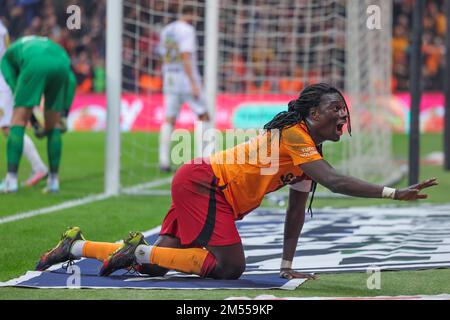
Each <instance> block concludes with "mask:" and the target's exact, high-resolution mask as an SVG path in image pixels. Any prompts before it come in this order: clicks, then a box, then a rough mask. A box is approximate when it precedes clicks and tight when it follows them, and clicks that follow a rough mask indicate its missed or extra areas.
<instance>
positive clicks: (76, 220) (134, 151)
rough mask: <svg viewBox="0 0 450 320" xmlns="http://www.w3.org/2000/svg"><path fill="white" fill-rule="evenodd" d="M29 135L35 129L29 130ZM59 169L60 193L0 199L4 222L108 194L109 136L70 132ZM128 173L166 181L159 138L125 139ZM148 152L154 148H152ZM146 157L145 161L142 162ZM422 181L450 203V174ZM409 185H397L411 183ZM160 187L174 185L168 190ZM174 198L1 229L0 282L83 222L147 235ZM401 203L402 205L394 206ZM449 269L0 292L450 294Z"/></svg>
mask: <svg viewBox="0 0 450 320" xmlns="http://www.w3.org/2000/svg"><path fill="white" fill-rule="evenodd" d="M29 133H30V135H32V134H31V132H29ZM63 143H64V146H63V158H62V165H61V192H60V193H59V194H56V195H43V194H42V193H41V189H42V187H43V185H40V186H36V187H34V188H31V189H24V188H22V189H21V190H20V192H19V193H18V194H15V195H0V217H5V216H10V215H14V214H17V213H21V212H26V211H30V210H35V209H39V208H44V207H49V206H52V205H56V204H59V203H62V202H64V201H68V200H71V199H78V198H83V197H85V196H88V195H91V194H98V193H101V192H102V190H103V174H104V173H103V170H104V134H103V133H67V134H65V135H64V138H63ZM36 145H37V146H38V149H39V151H40V153H41V155H43V156H44V159H45V156H46V144H45V141H36ZM407 146H408V140H407V136H406V135H402V134H396V135H395V136H394V152H395V154H396V157H397V158H398V159H403V160H405V159H406V156H407ZM442 146H443V142H442V136H441V135H434V134H427V135H423V136H422V142H421V154H422V157H424V156H425V155H427V154H429V153H430V152H433V151H440V150H442ZM123 149H124V150H129V152H127V154H126V155H124V157H123V158H124V160H123V161H124V162H123V163H122V167H123V170H124V171H126V172H130V171H131V172H133V173H134V175H127V180H126V184H129V185H132V184H135V183H139V182H143V181H148V180H149V179H153V180H154V179H159V178H162V177H164V175H161V174H159V173H158V171H157V167H156V166H155V165H151V164H150V165H148V164H145V163H156V149H157V135H156V134H144V133H134V134H125V135H124V136H123ZM0 150H2V152H0V155H1V156H0V175H1V176H2V177H3V176H4V174H5V158H6V157H5V155H4V151H5V150H6V148H5V139H4V138H3V137H1V138H0ZM149 150H150V151H149ZM143 160H144V161H143ZM29 171H30V168H29V165H28V163H27V162H26V160H24V159H22V162H21V171H20V177H21V179H22V180H24V179H25V178H26V177H27V175H28V174H29ZM421 177H422V178H428V177H437V178H438V179H439V181H440V185H439V187H437V188H434V189H433V190H430V192H429V195H430V198H429V200H427V202H428V203H448V202H450V198H449V196H448V194H449V193H448V190H450V173H449V172H445V171H443V169H442V168H441V167H439V166H432V165H423V166H422V167H421ZM405 185H406V180H404V181H402V182H401V183H400V184H399V186H405ZM162 188H168V186H163V187H162ZM169 204H170V198H169V197H166V196H153V197H151V196H119V197H115V198H109V199H106V200H104V201H99V202H94V203H91V204H87V205H83V206H78V207H74V208H71V209H65V210H61V211H57V212H53V213H50V214H46V215H42V216H36V217H32V218H28V219H24V220H20V221H15V222H9V223H6V224H1V225H0V244H1V246H0V281H7V280H9V279H11V278H14V277H17V276H19V275H22V274H23V273H25V272H26V271H27V270H32V269H33V268H34V265H35V263H36V261H37V259H38V258H39V256H40V254H41V253H42V252H44V251H45V250H47V249H48V248H51V247H52V246H54V245H55V244H56V242H57V241H58V239H59V236H60V233H61V232H62V231H63V230H64V229H65V228H66V227H67V226H69V225H78V226H80V227H81V228H82V230H83V233H84V234H85V236H86V237H87V238H88V239H95V240H99V241H116V240H118V239H121V238H122V237H124V236H125V235H126V234H127V233H128V232H129V231H131V230H140V231H144V230H148V229H151V228H153V227H155V226H158V225H160V223H161V221H162V219H163V217H164V215H165V213H166V210H167V209H168V207H169ZM381 204H394V202H386V201H381V200H364V199H317V201H315V207H323V206H333V207H349V206H368V205H381ZM395 204H397V203H395ZM445 279H450V269H440V270H429V271H405V272H383V273H382V287H381V290H369V289H367V286H366V281H367V274H365V273H349V274H329V275H322V276H320V279H319V280H316V281H308V282H306V283H305V284H304V285H302V286H301V287H300V288H299V289H297V290H295V291H282V290H269V291H267V290H212V291H211V290H208V291H205V290H195V291H191V290H125V289H121V290H107V289H105V290H47V289H41V290H33V289H19V288H0V299H2V300H4V299H223V298H226V297H230V296H235V297H236V296H249V297H255V296H257V295H261V294H271V295H275V296H277V297H282V296H299V297H300V296H310V297H315V296H382V295H418V294H427V295H428V294H429V295H431V294H442V293H450V282H449V281H445Z"/></svg>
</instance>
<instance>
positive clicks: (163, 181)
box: [0, 177, 172, 225]
mask: <svg viewBox="0 0 450 320" xmlns="http://www.w3.org/2000/svg"><path fill="white" fill-rule="evenodd" d="M171 179H172V178H171V177H170V178H164V179H159V180H155V181H151V182H149V183H146V184H143V185H139V186H137V187H139V188H142V187H144V186H145V187H147V188H149V187H158V186H161V185H164V184H167V183H169V182H170V181H171ZM134 188H136V187H130V188H126V189H124V191H128V190H130V189H131V190H133V189H134ZM110 197H112V195H110V194H105V193H101V194H96V195H92V196H87V197H84V198H81V199H76V200H70V201H66V202H63V203H61V204H57V205H55V206H51V207H47V208H42V209H37V210H31V211H27V212H22V213H18V214H15V215H12V216H6V217H4V218H0V225H1V224H4V223H8V222H13V221H18V220H23V219H27V218H31V217H36V216H40V215H44V214H48V213H51V212H55V211H60V210H64V209H70V208H74V207H78V206H82V205H85V204H88V203H92V202H97V201H102V200H105V199H107V198H110Z"/></svg>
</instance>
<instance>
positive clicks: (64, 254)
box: [36, 84, 437, 279]
mask: <svg viewBox="0 0 450 320" xmlns="http://www.w3.org/2000/svg"><path fill="white" fill-rule="evenodd" d="M346 124H347V125H348V131H349V133H350V132H351V126H350V114H349V110H348V107H347V104H346V102H345V99H344V98H343V96H342V94H341V92H340V91H338V90H337V89H336V88H334V87H332V86H329V85H327V84H317V85H312V86H309V87H307V88H306V89H305V90H304V91H302V93H301V94H300V96H299V97H298V98H297V99H295V100H293V101H291V102H290V103H289V109H288V111H285V112H282V113H280V114H278V115H277V116H276V117H275V118H274V119H273V120H272V121H270V122H269V123H268V124H266V126H265V127H264V129H266V131H265V132H264V133H263V134H261V135H259V136H258V137H257V138H256V139H254V140H251V141H250V142H248V143H245V144H241V145H238V146H236V147H234V148H231V149H228V150H225V151H222V152H219V153H217V154H215V155H212V156H211V157H210V158H209V159H203V161H194V162H193V163H188V164H185V165H184V166H182V167H181V168H180V169H178V170H177V172H176V174H175V176H174V178H173V181H172V189H171V191H172V206H171V208H170V210H169V212H168V213H167V215H166V217H165V219H164V221H163V224H162V228H161V231H160V236H159V238H158V240H157V241H156V242H155V244H154V245H152V246H149V245H148V244H147V243H146V242H145V240H144V236H143V235H142V234H141V233H131V234H130V235H129V237H128V238H127V239H125V241H124V243H123V244H120V243H102V242H93V241H86V240H85V239H84V238H83V236H82V234H81V231H80V229H79V228H78V227H74V228H70V229H69V230H67V231H66V232H65V233H64V234H63V237H62V239H61V241H60V242H59V243H58V245H57V246H56V247H55V248H54V249H52V250H51V251H49V252H47V253H45V254H44V255H43V256H42V257H41V259H40V261H39V262H38V265H37V266H36V269H37V270H44V269H47V268H48V267H50V266H51V265H53V264H55V263H59V262H64V261H67V260H71V259H79V258H81V257H87V258H95V259H98V260H100V261H104V262H103V267H102V269H101V270H100V275H103V276H105V275H109V274H111V273H112V272H114V271H116V270H118V269H126V268H130V267H134V268H135V269H136V270H138V271H139V272H141V273H146V274H149V275H151V276H162V275H164V274H165V273H166V272H168V271H169V270H177V271H181V272H185V273H190V274H196V275H199V276H201V277H211V278H218V279H236V278H239V277H240V276H241V274H242V273H243V272H244V270H245V255H244V249H243V246H242V243H241V238H240V236H239V233H238V230H237V228H236V225H235V221H236V220H241V219H243V218H244V217H245V216H246V215H247V214H248V213H250V212H252V211H253V210H254V209H255V208H257V207H258V206H259V205H260V204H261V202H262V200H263V198H264V195H266V194H267V193H270V192H273V191H275V190H278V189H280V188H282V187H284V186H286V185H290V192H289V205H288V208H287V213H286V220H285V229H284V243H283V255H282V262H281V265H280V276H281V277H283V278H287V279H292V278H314V276H312V275H308V274H302V273H299V272H296V271H295V270H293V269H292V261H293V259H294V254H295V252H296V247H297V243H298V239H299V235H300V232H301V230H302V228H303V224H304V221H305V212H306V205H307V200H308V196H309V193H310V192H311V191H312V192H313V195H312V196H311V202H312V199H313V197H314V191H315V184H316V183H320V184H321V185H323V186H325V187H327V188H328V189H330V190H331V191H333V192H336V193H341V194H345V195H349V196H354V197H361V198H389V199H394V200H405V201H410V200H412V201H414V200H417V199H424V198H426V197H427V196H426V195H424V194H421V193H420V191H421V190H422V189H425V188H428V187H431V186H434V185H436V184H437V181H436V179H429V180H426V181H424V182H422V183H420V184H417V185H413V186H409V187H407V188H404V189H393V188H388V187H384V186H380V185H375V184H371V183H368V182H365V181H362V180H360V179H356V178H353V177H350V176H344V175H342V174H340V173H338V172H337V171H336V170H335V169H334V168H333V167H332V166H331V165H330V164H329V163H328V162H327V161H325V160H324V159H323V157H322V154H321V149H322V148H321V146H322V143H323V142H325V141H334V142H337V141H339V140H340V138H341V136H342V135H343V132H344V126H345V125H346ZM272 134H275V136H278V137H280V139H277V140H274V141H275V143H276V145H277V146H278V145H279V152H275V151H273V150H272V149H271V150H272V151H271V152H273V153H274V154H273V158H272V159H274V161H275V162H276V163H278V166H277V168H276V169H277V170H275V171H273V172H272V173H271V174H262V170H263V169H265V168H267V167H268V166H270V164H267V163H262V161H261V159H254V158H252V156H251V154H252V153H254V154H260V153H259V150H261V149H262V150H266V151H267V150H268V148H269V146H272ZM271 148H272V147H271ZM242 155H245V161H244V162H240V161H237V159H238V157H240V156H242ZM208 160H209V161H208ZM227 160H228V162H227ZM252 160H258V161H256V162H254V161H252ZM313 181H315V182H314V183H313ZM311 202H310V208H311Z"/></svg>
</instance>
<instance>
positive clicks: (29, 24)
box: [0, 0, 446, 93]
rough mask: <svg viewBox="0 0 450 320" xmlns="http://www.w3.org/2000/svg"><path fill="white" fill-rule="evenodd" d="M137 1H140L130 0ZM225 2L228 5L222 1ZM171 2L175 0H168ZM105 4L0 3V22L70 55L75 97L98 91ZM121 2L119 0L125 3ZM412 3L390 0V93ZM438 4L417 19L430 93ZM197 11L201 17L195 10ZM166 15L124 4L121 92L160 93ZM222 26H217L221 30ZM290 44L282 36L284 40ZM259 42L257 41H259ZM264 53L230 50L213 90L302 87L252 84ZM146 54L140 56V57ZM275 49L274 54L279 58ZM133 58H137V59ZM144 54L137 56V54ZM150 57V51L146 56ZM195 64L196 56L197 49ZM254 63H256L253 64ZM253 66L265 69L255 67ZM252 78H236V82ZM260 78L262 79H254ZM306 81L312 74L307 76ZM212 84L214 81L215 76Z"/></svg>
mask: <svg viewBox="0 0 450 320" xmlns="http://www.w3.org/2000/svg"><path fill="white" fill-rule="evenodd" d="M138 1H141V0H138ZM230 1H233V0H230ZM147 2H148V3H151V4H150V5H152V6H153V8H152V9H154V10H155V11H158V10H160V11H164V10H165V9H167V8H164V6H166V5H167V1H154V0H152V1H147ZM175 2H176V1H175ZM105 3H106V1H105V0H98V1H92V0H0V9H1V10H0V18H1V19H2V21H3V22H4V23H5V25H6V26H7V28H8V29H9V32H10V36H11V39H12V40H14V39H17V38H18V37H20V36H24V35H32V34H36V35H42V36H48V37H50V38H52V39H54V40H56V41H57V42H58V43H60V44H61V45H62V46H63V47H64V48H65V49H66V50H67V52H68V53H69V55H70V56H71V58H72V67H73V70H74V72H75V74H76V77H77V83H78V87H77V92H78V93H88V92H103V91H104V90H105V73H106V71H105V36H106V33H105V27H104V25H105V18H106V4H105ZM126 3H127V2H126ZM413 3H414V0H394V20H393V21H394V25H393V40H392V48H393V72H392V80H393V81H392V86H393V90H394V91H397V92H398V91H406V90H408V77H409V61H408V59H409V39H410V36H411V31H412V26H411V21H412V9H413ZM73 4H75V5H78V6H79V7H80V8H81V12H82V19H83V20H82V28H81V29H80V30H69V29H68V28H67V27H66V20H67V17H68V15H69V14H68V13H66V9H67V7H68V6H69V5H73ZM443 12H444V0H430V1H427V6H426V11H425V15H424V35H423V54H424V63H423V76H424V89H425V90H426V91H437V90H442V88H443V70H444V62H445V61H444V60H445V59H443V56H444V52H445V47H444V37H445V30H446V21H445V16H444V14H443ZM199 14H203V12H199ZM172 18H173V17H170V16H160V17H154V16H153V17H151V18H150V16H149V15H148V14H147V13H145V12H142V13H140V14H139V13H136V10H134V9H133V8H132V7H127V5H125V9H124V33H125V37H123V47H124V53H123V59H124V61H123V74H124V77H123V78H124V80H123V81H124V83H123V87H124V89H125V90H127V91H132V92H145V91H147V92H148V91H150V92H160V91H161V90H162V81H161V77H160V68H161V64H160V60H159V59H155V58H154V57H155V54H154V53H155V52H156V50H157V44H158V37H159V35H158V32H157V31H158V30H159V29H160V28H161V27H162V26H163V25H164V24H166V23H168V22H169V21H170V19H172ZM137 20H141V21H146V23H147V24H148V25H150V24H151V25H152V26H155V28H140V27H138V26H137V23H136V21H137ZM226 27H227V26H226V25H220V28H221V31H222V32H226V30H224V28H226ZM196 29H197V31H198V37H199V42H200V43H199V45H200V47H202V45H203V43H202V42H203V36H204V32H203V30H204V25H203V23H202V22H199V23H197V25H196ZM289 40H292V39H286V41H289ZM262 42H263V41H262ZM261 45H262V46H265V48H266V50H264V51H261V52H257V51H255V52H253V53H252V54H239V52H237V51H236V52H233V53H232V54H229V56H228V57H227V59H226V60H227V61H226V62H225V63H224V64H223V66H222V67H223V70H222V73H221V74H222V77H228V78H230V79H235V80H236V81H235V82H228V86H229V87H221V88H220V89H221V91H231V92H252V91H255V90H257V91H259V92H261V91H263V92H298V91H300V90H301V89H302V87H303V86H304V83H303V81H301V78H302V70H301V69H300V68H296V69H295V70H291V69H288V71H286V70H278V72H280V74H282V73H283V72H289V73H290V74H289V75H288V77H287V78H280V77H272V79H276V81H259V80H258V79H270V78H271V77H270V75H271V74H270V73H271V72H274V71H273V70H270V66H271V65H273V64H272V63H271V60H272V59H274V56H275V55H276V54H283V53H282V52H283V50H280V49H278V50H277V52H275V51H274V50H273V49H272V50H267V47H270V46H267V43H262V44H261ZM276 45H277V47H278V48H280V47H281V48H282V47H283V45H284V46H288V44H287V43H284V44H283V43H277V44H276ZM145 52H147V53H148V54H145ZM279 52H281V53H279ZM137 53H139V55H137ZM143 53H144V54H143ZM151 53H153V54H151ZM200 60H201V52H200ZM259 62H261V63H259ZM258 66H265V67H264V68H259V67H258ZM249 74H250V79H254V81H244V80H242V79H244V78H245V79H248V78H249V76H248V75H249ZM261 75H262V76H261ZM308 76H309V77H310V78H311V77H312V76H314V75H311V74H309V75H308ZM219 81H220V79H219Z"/></svg>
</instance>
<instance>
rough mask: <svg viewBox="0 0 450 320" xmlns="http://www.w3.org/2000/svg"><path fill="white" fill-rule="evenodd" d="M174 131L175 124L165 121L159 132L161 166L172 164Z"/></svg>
mask: <svg viewBox="0 0 450 320" xmlns="http://www.w3.org/2000/svg"><path fill="white" fill-rule="evenodd" d="M172 131H173V125H172V124H171V123H167V122H164V123H163V125H162V126H161V129H160V132H159V165H160V166H161V167H169V166H170V142H171V141H170V136H171V135H172Z"/></svg>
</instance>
